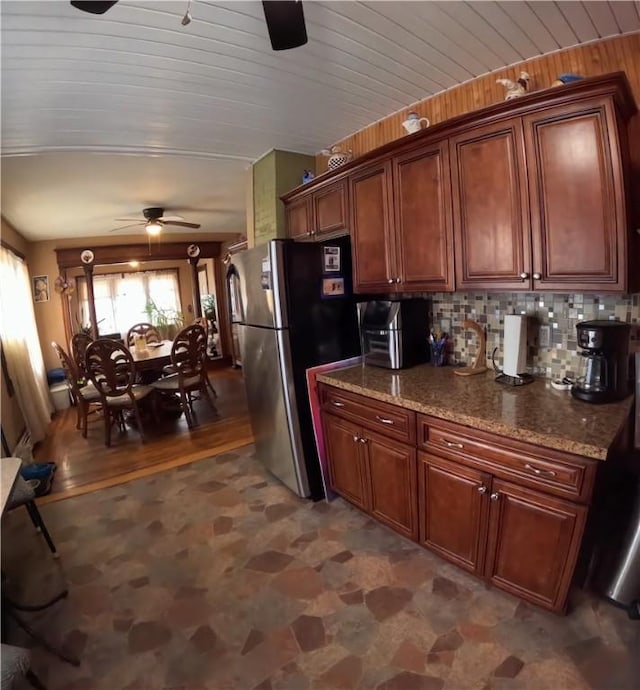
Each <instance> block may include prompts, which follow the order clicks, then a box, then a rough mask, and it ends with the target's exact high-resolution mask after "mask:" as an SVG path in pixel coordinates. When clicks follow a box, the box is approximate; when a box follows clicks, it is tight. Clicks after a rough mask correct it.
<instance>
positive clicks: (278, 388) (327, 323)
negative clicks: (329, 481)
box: [227, 237, 360, 499]
mask: <svg viewBox="0 0 640 690" xmlns="http://www.w3.org/2000/svg"><path fill="white" fill-rule="evenodd" d="M325 248H327V249H326V250H325ZM336 248H337V249H336ZM227 280H228V287H229V296H230V300H231V305H230V311H231V319H232V322H233V323H235V324H237V328H238V336H239V340H240V351H241V355H242V368H243V374H244V380H245V386H246V391H247V402H248V405H249V414H250V417H251V426H252V429H253V433H254V437H255V445H256V457H257V458H258V460H259V461H260V462H262V464H263V465H264V466H265V467H266V468H267V469H268V470H269V471H270V472H271V473H273V474H274V475H275V476H276V477H278V478H279V479H280V480H281V481H282V482H283V483H284V484H286V485H287V486H288V487H289V488H290V489H291V490H292V491H294V492H295V493H297V494H298V495H299V496H304V497H311V498H314V499H315V498H321V497H322V495H323V490H322V479H321V472H320V466H319V462H318V457H317V451H316V446H315V440H314V436H313V428H312V422H311V412H310V407H309V398H308V392H307V387H306V379H305V371H306V369H308V368H309V367H312V366H317V365H318V364H325V363H328V362H334V361H337V360H341V359H346V358H347V357H353V356H357V355H359V354H360V339H359V335H358V323H357V315H356V305H355V299H354V297H353V294H352V285H351V248H350V242H349V238H348V237H344V238H339V239H338V240H333V241H327V242H324V243H317V244H316V243H313V244H312V243H294V242H292V241H290V240H272V241H270V242H268V243H267V244H264V245H261V246H259V247H256V248H254V249H248V250H246V251H243V252H239V253H238V254H235V255H234V256H233V258H232V264H231V265H230V266H229V269H228V271H227ZM341 293H343V294H341Z"/></svg>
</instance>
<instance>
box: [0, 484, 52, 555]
mask: <svg viewBox="0 0 640 690" xmlns="http://www.w3.org/2000/svg"><path fill="white" fill-rule="evenodd" d="M35 499H36V492H35V491H34V489H33V488H32V486H31V484H29V482H27V481H26V480H24V479H23V478H22V477H21V476H20V475H18V476H17V478H16V483H15V485H14V487H13V489H12V490H11V493H10V494H9V498H8V499H7V505H6V507H5V511H6V512H9V511H11V510H15V509H16V508H19V507H20V506H25V508H26V509H27V513H29V517H30V518H31V522H33V526H34V527H35V528H36V531H37V532H40V533H41V534H42V536H43V537H44V540H45V541H46V542H47V546H48V547H49V550H50V551H51V553H52V554H53V557H54V558H58V551H57V549H56V545H55V544H54V543H53V539H51V535H50V534H49V530H48V529H47V527H46V525H45V524H44V520H43V519H42V515H40V511H39V510H38V506H37V505H36V500H35Z"/></svg>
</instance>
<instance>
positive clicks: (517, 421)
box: [318, 364, 633, 460]
mask: <svg viewBox="0 0 640 690" xmlns="http://www.w3.org/2000/svg"><path fill="white" fill-rule="evenodd" d="M453 372H454V368H453V367H433V366H430V365H428V364H424V365H421V366H417V367H413V368H411V369H403V370H401V371H391V370H389V369H382V368H379V367H370V366H364V367H362V366H360V365H358V366H355V367H348V368H345V369H335V370H331V371H328V372H326V373H323V374H320V375H318V381H321V382H322V383H326V384H329V385H331V386H335V387H336V388H342V389H344V390H347V391H352V392H353V393H360V394H361V395H366V396H368V397H370V398H375V399H377V400H382V401H384V402H387V403H391V404H393V405H400V406H401V407H406V408H408V409H411V410H415V411H416V412H422V413H424V414H428V415H433V416H434V417H439V418H441V419H448V420H450V421H452V422H458V423H459V424H464V425H466V426H470V427H473V428H476V429H482V430H484V431H490V432H493V433H496V434H501V435H503V436H508V437H510V438H513V439H518V440H520V441H526V442H529V443H535V444H537V445H540V446H544V447H547V448H554V449H557V450H562V451H565V452H568V453H575V454H577V455H582V456H586V457H589V458H596V459H598V460H605V459H606V458H607V454H608V451H609V448H610V447H611V445H612V444H613V442H614V439H615V438H616V436H617V434H618V432H619V431H620V429H621V428H622V427H623V425H624V424H625V422H626V421H627V419H628V417H629V414H630V412H631V409H632V406H633V396H629V397H628V398H626V399H625V400H623V401H622V402H617V403H609V404H606V405H592V404H589V403H585V402H582V401H580V400H575V399H574V398H572V397H571V394H570V393H569V392H568V391H557V390H555V389H554V388H551V386H550V385H549V383H548V382H547V381H545V380H543V379H537V380H535V381H534V382H533V383H531V384H528V385H525V386H520V387H517V388H513V387H509V386H505V385H502V384H499V383H496V382H495V380H494V379H495V374H494V373H493V372H491V371H489V372H487V373H485V374H478V375H476V376H455V375H454V373H453Z"/></svg>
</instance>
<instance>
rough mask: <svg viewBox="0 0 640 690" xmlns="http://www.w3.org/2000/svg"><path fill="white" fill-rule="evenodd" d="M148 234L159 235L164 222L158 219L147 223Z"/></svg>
mask: <svg viewBox="0 0 640 690" xmlns="http://www.w3.org/2000/svg"><path fill="white" fill-rule="evenodd" d="M146 230H147V234H149V235H159V234H160V233H161V232H162V223H159V222H158V221H157V220H150V221H149V222H148V223H147V225H146Z"/></svg>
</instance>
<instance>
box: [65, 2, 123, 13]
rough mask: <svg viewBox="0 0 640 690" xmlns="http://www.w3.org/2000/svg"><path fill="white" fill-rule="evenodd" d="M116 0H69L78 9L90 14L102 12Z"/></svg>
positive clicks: (109, 7)
mask: <svg viewBox="0 0 640 690" xmlns="http://www.w3.org/2000/svg"><path fill="white" fill-rule="evenodd" d="M116 2H118V0H71V4H72V5H73V6H74V7H75V8H76V9H78V10H82V11H83V12H90V13H91V14H104V13H105V12H106V11H107V10H109V9H111V8H112V7H113V6H114V5H115V4H116Z"/></svg>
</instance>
